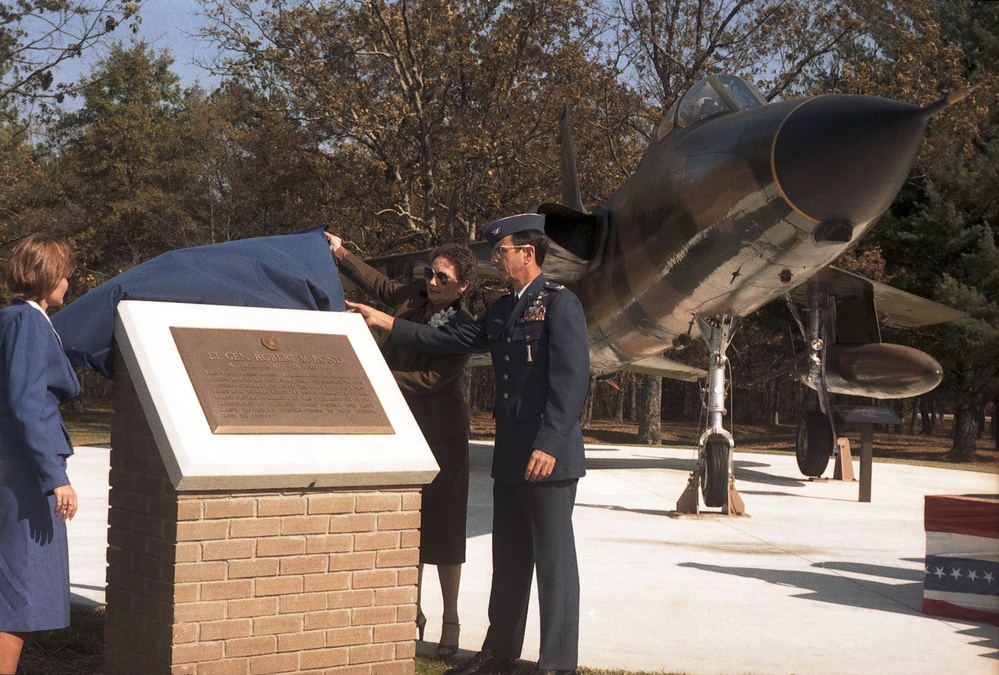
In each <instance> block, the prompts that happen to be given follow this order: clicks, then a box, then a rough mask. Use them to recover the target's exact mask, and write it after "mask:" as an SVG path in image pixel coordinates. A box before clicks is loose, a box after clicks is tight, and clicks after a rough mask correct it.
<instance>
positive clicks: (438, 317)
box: [427, 307, 458, 328]
mask: <svg viewBox="0 0 999 675" xmlns="http://www.w3.org/2000/svg"><path fill="white" fill-rule="evenodd" d="M457 313H458V310H456V309H455V308H454V307H445V308H444V309H442V310H440V311H439V312H436V313H435V314H434V315H433V316H431V317H430V320H429V321H427V323H428V324H430V325H431V326H433V327H434V328H440V327H441V326H443V325H444V324H446V323H447V322H448V321H450V320H451V317H452V316H454V315H455V314H457Z"/></svg>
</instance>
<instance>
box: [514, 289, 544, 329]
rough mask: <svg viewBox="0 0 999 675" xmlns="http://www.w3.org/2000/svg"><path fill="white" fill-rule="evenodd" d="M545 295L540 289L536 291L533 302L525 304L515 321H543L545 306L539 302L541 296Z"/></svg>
mask: <svg viewBox="0 0 999 675" xmlns="http://www.w3.org/2000/svg"><path fill="white" fill-rule="evenodd" d="M543 297H545V292H544V291H541V292H540V293H538V295H537V297H536V298H534V302H533V303H531V304H530V305H528V306H527V309H525V310H524V313H523V314H522V315H521V317H520V318H519V319H517V323H531V322H534V321H544V320H545V306H544V305H543V304H542V303H541V298H543Z"/></svg>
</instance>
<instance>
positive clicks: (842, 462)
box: [833, 436, 856, 481]
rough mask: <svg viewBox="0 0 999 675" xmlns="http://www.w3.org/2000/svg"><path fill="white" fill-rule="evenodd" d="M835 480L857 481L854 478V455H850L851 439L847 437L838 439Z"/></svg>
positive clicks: (834, 467) (834, 471)
mask: <svg viewBox="0 0 999 675" xmlns="http://www.w3.org/2000/svg"><path fill="white" fill-rule="evenodd" d="M833 480H849V481H852V480H856V479H855V478H854V477H853V455H852V454H851V453H850V439H849V438H846V437H845V436H840V437H839V438H837V439H836V458H835V463H834V465H833Z"/></svg>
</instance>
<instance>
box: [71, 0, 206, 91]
mask: <svg viewBox="0 0 999 675" xmlns="http://www.w3.org/2000/svg"><path fill="white" fill-rule="evenodd" d="M140 14H141V15H142V23H141V25H140V27H139V33H138V34H137V35H136V36H135V37H136V38H137V39H142V40H145V41H146V42H147V43H148V44H149V45H150V46H151V47H153V49H155V50H156V51H157V52H159V51H162V50H164V49H166V50H168V51H169V52H170V55H171V56H172V57H173V59H174V63H173V68H172V70H173V72H174V73H176V74H177V75H179V76H180V78H181V85H182V86H184V87H190V86H192V85H194V84H195V83H200V84H201V85H202V86H203V87H205V88H206V89H209V90H211V89H212V88H213V87H214V86H215V85H216V84H217V79H216V78H213V77H212V76H211V75H210V74H209V73H208V72H207V71H205V69H204V68H202V67H200V66H199V65H198V64H199V63H206V62H211V60H212V58H213V57H214V55H215V54H216V50H215V49H214V48H213V47H212V46H211V45H210V44H208V43H206V42H204V41H203V40H200V39H199V38H198V37H197V32H198V29H199V28H200V27H201V24H202V22H203V20H204V18H203V17H202V16H201V6H200V5H199V4H198V2H197V0H144V2H143V3H142V9H141V10H140ZM114 39H115V40H117V41H120V42H123V43H125V44H128V43H130V42H131V40H132V39H133V36H132V33H130V32H129V31H128V30H127V29H126V28H125V27H119V28H118V29H117V30H116V31H115V32H114ZM107 53H108V49H107V48H106V47H97V48H95V49H93V50H91V51H90V52H89V53H88V54H85V55H84V56H83V57H82V58H80V59H74V60H72V61H70V62H69V64H68V66H67V67H66V68H65V69H63V70H61V71H60V72H59V73H58V75H57V77H58V78H59V79H64V80H70V79H78V78H79V77H81V76H83V75H86V74H88V73H89V72H90V71H91V69H92V68H93V66H94V64H95V63H96V62H97V61H99V60H100V59H101V58H103V57H105V56H106V55H107Z"/></svg>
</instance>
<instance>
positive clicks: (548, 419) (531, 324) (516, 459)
mask: <svg viewBox="0 0 999 675" xmlns="http://www.w3.org/2000/svg"><path fill="white" fill-rule="evenodd" d="M391 343H392V344H393V345H396V346H405V347H412V348H415V349H419V350H421V351H426V352H428V353H432V354H453V353H462V354H468V353H473V352H486V351H488V352H490V354H491V355H492V361H493V370H494V374H495V377H496V402H495V406H494V413H495V416H496V448H495V452H494V453H493V469H492V476H493V478H494V479H495V480H498V481H502V482H507V483H516V482H524V472H525V470H526V469H527V463H528V461H529V459H530V456H531V451H532V450H533V449H534V448H537V449H539V450H543V451H545V452H547V453H548V454H549V455H552V456H553V457H555V460H556V461H555V469H554V471H553V472H552V475H551V476H550V477H549V478H548V480H550V481H554V480H564V479H567V478H579V477H580V476H583V475H584V474H585V473H586V470H585V468H584V457H583V434H582V431H581V429H580V427H579V415H580V413H581V412H582V409H583V402H584V400H585V399H586V390H587V387H588V386H589V382H590V348H589V339H588V337H587V333H586V319H585V318H584V316H583V307H582V305H581V304H580V303H579V299H578V298H576V296H575V295H573V294H572V293H571V292H570V291H568V290H566V289H565V288H564V287H563V286H560V285H558V284H553V283H549V282H548V281H547V280H546V279H545V277H544V275H540V276H538V277H537V278H536V279H535V280H534V281H532V282H531V283H530V284H529V285H528V287H527V288H526V289H525V291H524V293H523V295H522V296H521V298H520V299H519V300H518V299H517V296H516V295H514V294H512V293H511V294H509V295H505V296H503V297H502V298H500V299H499V300H497V301H496V302H494V303H493V304H492V305H490V306H489V308H488V309H486V311H485V313H484V314H483V315H482V317H480V318H479V319H477V320H475V321H470V322H466V323H457V324H448V325H446V326H444V327H442V328H439V329H438V328H434V327H432V326H428V325H424V324H415V323H413V322H410V321H400V320H396V322H395V326H394V328H393V330H392V337H391Z"/></svg>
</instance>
